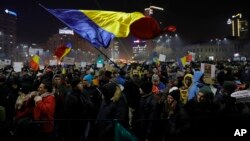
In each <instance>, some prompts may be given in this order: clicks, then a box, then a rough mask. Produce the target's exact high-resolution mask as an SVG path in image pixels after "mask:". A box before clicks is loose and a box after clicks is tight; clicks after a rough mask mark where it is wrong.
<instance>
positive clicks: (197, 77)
mask: <svg viewBox="0 0 250 141" xmlns="http://www.w3.org/2000/svg"><path fill="white" fill-rule="evenodd" d="M203 75H204V73H203V72H201V71H195V72H194V75H193V80H192V84H191V86H190V88H189V91H188V100H191V99H193V98H194V97H195V96H196V95H197V93H198V90H199V88H200V87H201V86H203V84H202V83H201V78H202V76H203Z"/></svg>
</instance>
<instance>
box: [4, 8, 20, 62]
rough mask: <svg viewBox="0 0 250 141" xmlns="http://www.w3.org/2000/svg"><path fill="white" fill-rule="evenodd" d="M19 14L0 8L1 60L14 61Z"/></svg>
mask: <svg viewBox="0 0 250 141" xmlns="http://www.w3.org/2000/svg"><path fill="white" fill-rule="evenodd" d="M16 22H17V14H16V13H15V12H14V11H11V10H8V9H2V8H0V58H9V59H13V57H15V56H13V52H12V51H13V50H14V49H15V48H16Z"/></svg>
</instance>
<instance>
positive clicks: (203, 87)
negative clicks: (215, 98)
mask: <svg viewBox="0 0 250 141" xmlns="http://www.w3.org/2000/svg"><path fill="white" fill-rule="evenodd" d="M199 92H201V93H203V94H204V95H206V94H210V93H213V92H212V91H211V89H210V87H208V86H202V87H201V88H200V89H199Z"/></svg>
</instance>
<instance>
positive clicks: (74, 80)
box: [71, 76, 81, 88]
mask: <svg viewBox="0 0 250 141" xmlns="http://www.w3.org/2000/svg"><path fill="white" fill-rule="evenodd" d="M80 82H81V79H80V77H77V76H75V77H73V78H72V80H71V86H72V88H74V87H76V86H77V84H79V83H80Z"/></svg>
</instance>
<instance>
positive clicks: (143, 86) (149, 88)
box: [140, 82, 153, 94]
mask: <svg viewBox="0 0 250 141" xmlns="http://www.w3.org/2000/svg"><path fill="white" fill-rule="evenodd" d="M152 87H153V85H152V83H150V82H143V83H142V84H141V87H140V88H141V89H142V91H143V92H144V93H146V94H149V93H151V92H152Z"/></svg>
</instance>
